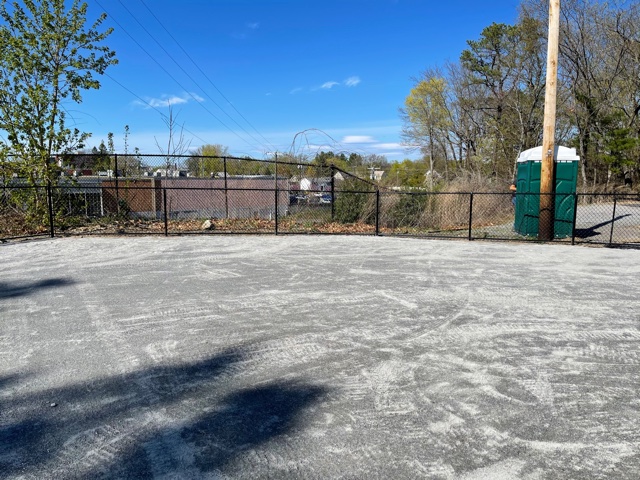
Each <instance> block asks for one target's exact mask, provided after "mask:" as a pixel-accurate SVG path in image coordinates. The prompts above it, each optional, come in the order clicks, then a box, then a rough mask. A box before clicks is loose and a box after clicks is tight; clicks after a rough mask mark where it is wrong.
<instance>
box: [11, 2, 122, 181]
mask: <svg viewBox="0 0 640 480" xmlns="http://www.w3.org/2000/svg"><path fill="white" fill-rule="evenodd" d="M66 4H68V2H65V0H40V1H37V2H36V1H34V0H21V1H15V2H12V3H9V2H8V1H7V0H1V3H0V17H1V18H2V20H3V25H1V26H0V51H2V52H3V55H2V56H0V85H1V87H2V88H1V89H0V130H4V131H6V132H7V136H6V138H7V143H5V142H4V141H0V147H1V148H3V149H6V150H8V151H11V152H12V153H14V154H17V155H19V156H21V157H22V158H23V159H25V161H28V162H30V163H32V164H34V168H36V169H37V170H42V171H44V172H45V173H47V172H49V171H50V169H49V167H48V165H49V162H48V159H49V157H50V156H51V154H52V153H62V152H64V151H69V150H72V149H74V148H77V147H78V146H79V145H80V144H82V142H83V141H84V140H85V139H86V138H87V136H88V134H86V133H82V132H80V131H78V130H77V129H74V130H70V129H69V128H67V127H66V124H65V120H66V119H65V115H64V108H65V103H66V102H68V101H69V99H70V100H71V101H73V102H76V103H80V102H81V101H82V92H83V91H84V90H89V89H98V88H100V82H99V81H98V80H97V79H96V78H95V77H94V74H98V75H102V74H103V73H104V72H105V71H106V69H107V68H108V67H109V66H111V65H115V64H116V63H117V60H116V58H115V52H113V51H112V50H111V49H109V47H108V46H106V45H103V42H104V40H106V39H107V37H108V36H109V34H110V33H111V31H112V30H111V29H107V30H106V31H104V32H100V31H98V28H99V26H100V25H101V23H102V22H103V21H104V19H105V18H106V16H105V15H104V14H103V15H101V16H100V17H99V18H98V19H97V20H96V21H95V22H94V24H93V25H92V26H91V27H90V28H86V12H87V4H86V3H82V4H81V3H80V2H79V0H73V2H72V3H71V5H70V6H69V7H68V8H67V6H66ZM35 165H37V167H36V166H35Z"/></svg>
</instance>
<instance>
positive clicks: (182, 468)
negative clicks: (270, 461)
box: [0, 350, 325, 478]
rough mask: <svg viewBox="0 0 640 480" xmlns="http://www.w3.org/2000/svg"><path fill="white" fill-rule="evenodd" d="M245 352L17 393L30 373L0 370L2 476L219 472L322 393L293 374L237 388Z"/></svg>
mask: <svg viewBox="0 0 640 480" xmlns="http://www.w3.org/2000/svg"><path fill="white" fill-rule="evenodd" d="M242 359H243V353H242V351H239V350H229V351H226V352H223V353H221V354H219V355H216V356H214V357H212V358H209V359H205V360H203V361H200V362H195V363H190V364H186V365H181V366H153V367H150V368H146V369H141V370H138V371H135V372H131V373H127V374H123V375H117V376H112V377H108V378H104V379H101V380H98V381H92V382H80V383H76V384H71V385H69V386H65V387H61V388H54V389H49V390H45V391H41V392H37V391H36V392H33V393H27V394H19V393H18V394H16V395H12V394H11V392H10V390H11V389H17V388H19V387H20V386H21V385H20V383H24V381H25V379H24V378H16V377H15V376H14V377H0V388H1V389H2V392H1V393H2V394H3V396H4V398H5V399H8V403H5V402H3V404H4V406H3V408H2V409H1V411H0V414H1V416H0V419H1V423H0V478H12V477H15V476H21V475H26V476H34V478H35V477H40V476H43V475H44V476H46V477H48V478H95V477H101V478H152V477H157V476H164V477H165V478H170V477H177V478H183V477H184V475H185V474H186V475H191V476H193V475H196V476H197V474H198V473H199V472H202V471H214V470H220V469H222V468H224V467H225V465H227V464H228V463H229V462H231V461H232V460H234V459H235V458H237V457H238V456H239V455H240V454H242V453H243V452H246V451H247V450H250V449H252V448H254V447H257V446H259V445H263V444H265V443H267V442H270V441H272V440H274V439H275V438H277V437H279V436H281V435H283V434H286V433H287V432H289V431H290V430H291V429H293V428H295V427H297V426H299V425H300V415H301V414H302V413H303V411H304V409H306V408H308V407H309V406H310V405H312V404H313V403H314V402H317V401H319V400H320V399H321V398H322V396H323V395H324V393H325V388H324V387H318V386H314V385H309V384H304V383H297V382H289V381H287V382H271V383H268V384H263V385H258V386H250V387H243V388H237V387H236V388H234V387H233V386H232V383H233V381H232V376H231V374H232V371H233V370H232V367H233V365H234V364H236V363H238V362H239V361H241V360H242ZM230 370H231V372H230ZM22 386H24V385H22ZM7 390H9V392H7Z"/></svg>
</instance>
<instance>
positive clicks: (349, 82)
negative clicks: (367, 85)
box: [344, 77, 361, 87]
mask: <svg viewBox="0 0 640 480" xmlns="http://www.w3.org/2000/svg"><path fill="white" fill-rule="evenodd" d="M360 81H361V80H360V77H349V78H347V79H346V80H345V81H344V84H345V85H346V86H347V87H355V86H356V85H358V84H359V83H360Z"/></svg>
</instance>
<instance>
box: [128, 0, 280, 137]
mask: <svg viewBox="0 0 640 480" xmlns="http://www.w3.org/2000/svg"><path fill="white" fill-rule="evenodd" d="M119 3H120V5H122V7H123V8H124V9H125V10H126V11H127V13H129V15H130V16H131V18H133V19H134V20H135V22H136V23H137V24H138V25H139V26H140V28H142V30H144V32H145V33H146V34H147V35H148V36H149V37H150V38H151V39H152V40H153V41H154V42H155V43H156V44H157V45H158V46H159V47H160V49H161V50H162V51H163V52H164V53H165V55H166V56H167V57H169V58H170V59H171V61H172V62H173V63H174V64H175V65H176V66H177V67H178V68H179V69H180V70H181V71H182V73H184V74H185V75H186V76H187V77H188V78H189V80H191V81H192V82H193V83H194V84H195V85H196V87H198V88H199V89H200V91H201V92H202V93H203V94H204V95H205V96H206V97H207V98H208V99H209V100H211V102H212V103H213V104H214V105H215V106H216V107H218V108H219V109H220V111H221V112H222V113H224V114H225V115H226V116H227V117H228V118H229V119H230V120H231V121H232V122H233V123H235V124H236V125H237V126H238V128H240V129H241V130H242V131H243V132H244V133H246V134H247V135H248V136H249V137H250V138H251V139H252V140H253V141H255V142H256V144H258V145H260V144H261V143H262V142H261V141H260V140H258V139H257V138H255V137H254V136H253V135H252V134H251V133H249V132H248V131H247V130H246V129H245V128H244V127H243V126H242V125H240V123H238V121H237V120H236V119H235V118H233V117H232V116H231V115H229V113H228V112H227V111H225V109H224V108H223V107H222V106H221V105H220V104H219V103H218V102H216V101H215V100H214V99H213V98H212V97H211V96H210V95H209V93H208V92H207V91H206V90H205V89H204V88H202V87H201V86H200V84H199V83H198V82H197V81H196V80H195V79H194V78H193V77H192V76H191V75H190V74H189V73H188V72H187V71H186V70H185V69H184V68H183V67H182V65H181V64H180V62H178V61H177V60H176V59H175V58H174V57H173V56H172V55H171V53H169V52H168V51H167V49H166V48H164V46H163V45H162V43H160V41H158V40H157V39H156V38H155V37H154V36H153V34H152V33H151V32H150V31H149V30H148V29H147V28H146V27H145V26H144V25H143V24H142V22H141V21H140V20H139V19H138V18H137V17H136V16H135V15H134V14H133V12H131V10H129V8H128V7H127V6H126V5H125V4H124V3H123V2H122V0H119ZM144 6H145V7H146V8H147V10H149V7H147V5H146V4H145V5H144ZM149 11H150V12H151V10H149ZM151 14H152V15H153V17H154V18H155V19H156V21H157V22H158V23H159V24H160V26H161V27H162V28H163V29H164V30H165V31H166V32H167V33H168V34H169V36H170V37H171V39H172V40H173V41H174V42H175V43H176V44H177V45H178V47H180V49H181V50H182V51H183V52H184V53H185V54H186V55H187V56H188V54H187V53H186V51H185V50H184V48H182V46H181V45H180V44H179V43H178V41H177V40H176V39H175V38H174V37H173V35H171V33H170V32H169V31H168V30H167V29H166V28H165V27H164V25H162V23H160V20H158V18H157V17H156V16H155V15H154V14H153V12H151ZM188 58H189V60H191V62H192V63H194V65H196V67H197V68H198V69H199V70H200V72H201V73H202V74H203V75H205V77H206V74H204V72H202V70H201V69H200V68H199V67H198V65H197V64H196V63H195V62H194V61H193V60H192V59H191V57H189V56H188ZM206 78H207V80H209V82H211V80H210V79H209V78H208V77H206ZM214 87H215V85H214ZM216 90H217V91H218V93H220V94H221V95H222V92H220V91H219V90H218V89H217V88H216ZM222 97H223V98H224V99H225V100H226V101H227V103H229V104H230V105H231V106H232V107H233V104H232V103H231V102H230V101H229V100H228V99H227V98H226V97H225V96H224V95H222ZM236 111H237V109H236ZM238 114H239V115H240V116H241V117H242V118H244V117H243V116H242V114H240V112H238ZM245 121H247V120H246V119H245ZM256 133H258V135H260V133H259V132H257V131H256ZM262 138H263V140H265V141H266V142H267V145H268V146H270V147H273V145H270V143H269V141H268V140H267V139H266V138H264V137H262ZM262 146H263V147H264V146H266V145H264V144H263V145H262Z"/></svg>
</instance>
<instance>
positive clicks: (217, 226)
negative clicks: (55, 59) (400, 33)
mask: <svg viewBox="0 0 640 480" xmlns="http://www.w3.org/2000/svg"><path fill="white" fill-rule="evenodd" d="M21 165H22V164H21V163H20V162H19V161H16V160H15V159H10V158H2V159H0V187H1V189H2V190H1V192H0V238H2V239H5V238H15V237H25V236H35V235H47V234H49V233H50V232H51V231H54V232H55V233H56V234H67V235H72V234H83V235H84V234H123V233H128V234H165V235H166V234H189V233H200V234H215V233H351V234H353V233H356V234H382V235H411V236H422V237H447V238H470V239H481V238H486V239H502V240H532V239H533V240H537V238H538V233H539V232H538V228H539V223H538V222H539V205H540V195H539V194H529V193H514V194H512V193H509V192H497V193H492V192H476V193H456V192H426V191H422V190H415V191H411V192H407V191H395V190H388V189H383V188H380V187H379V186H378V185H376V184H375V183H374V182H372V181H369V180H367V179H363V178H359V177H357V176H354V175H352V174H350V173H348V172H345V171H342V170H340V169H338V168H336V167H334V166H331V165H310V164H299V163H290V162H275V161H273V160H255V159H241V158H232V157H211V156H206V157H205V156H200V157H198V156H184V157H177V156H169V157H167V156H166V155H138V154H136V155H120V154H118V155H84V154H83V155H65V156H63V157H56V158H55V159H52V160H51V161H50V167H49V171H50V172H54V173H53V174H54V175H55V176H51V177H50V180H49V181H46V180H45V179H38V178H35V179H34V178H31V177H30V176H28V175H25V172H24V171H23V170H24V169H22V167H21ZM53 174H52V175H53ZM554 203H555V215H556V220H555V223H554V231H555V237H556V239H557V240H560V241H571V242H574V243H595V244H613V245H640V195H635V194H558V195H555V196H554ZM560 217H561V218H560ZM51 220H53V228H52V225H51Z"/></svg>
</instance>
